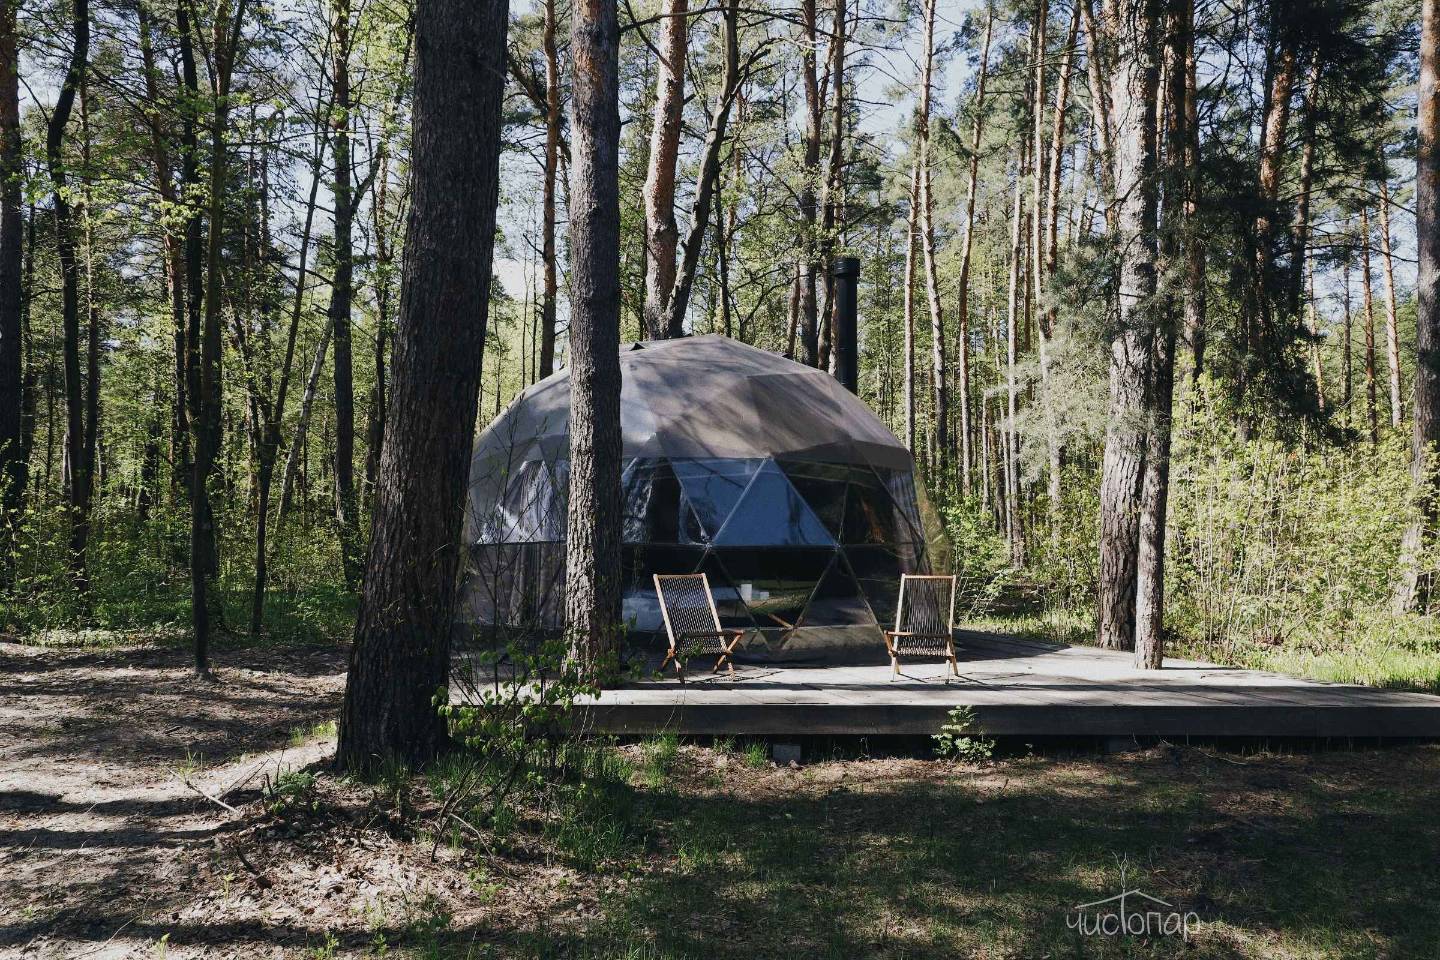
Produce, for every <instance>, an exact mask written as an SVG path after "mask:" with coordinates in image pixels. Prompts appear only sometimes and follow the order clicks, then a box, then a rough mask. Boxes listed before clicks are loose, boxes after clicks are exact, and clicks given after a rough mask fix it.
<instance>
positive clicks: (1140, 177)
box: [1097, 0, 1158, 650]
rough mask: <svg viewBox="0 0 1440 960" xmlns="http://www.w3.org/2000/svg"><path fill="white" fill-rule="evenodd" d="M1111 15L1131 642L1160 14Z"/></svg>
mask: <svg viewBox="0 0 1440 960" xmlns="http://www.w3.org/2000/svg"><path fill="white" fill-rule="evenodd" d="M1119 7H1120V8H1121V9H1120V10H1119V11H1117V13H1118V15H1117V16H1116V17H1113V18H1107V22H1106V27H1107V28H1108V31H1109V34H1110V37H1111V40H1112V42H1113V44H1114V48H1115V54H1116V68H1115V75H1114V78H1113V82H1112V87H1111V101H1112V102H1113V104H1114V110H1115V129H1116V138H1115V169H1114V182H1115V202H1114V206H1115V232H1116V236H1115V241H1116V244H1117V249H1118V250H1119V252H1120V253H1119V261H1120V262H1119V283H1118V290H1119V302H1118V305H1117V308H1116V309H1117V313H1118V332H1117V334H1116V335H1115V337H1114V339H1113V340H1112V341H1111V344H1110V407H1109V418H1108V420H1107V422H1106V427H1105V456H1104V461H1103V463H1102V466H1101V480H1100V584H1099V587H1100V597H1099V602H1100V608H1099V616H1098V617H1097V623H1098V632H1099V642H1100V645H1101V646H1102V647H1105V648H1107V649H1111V650H1132V649H1134V646H1135V596H1136V586H1137V583H1136V577H1137V573H1138V563H1139V548H1140V511H1141V495H1142V490H1143V486H1144V475H1145V455H1146V447H1147V441H1148V433H1149V426H1150V425H1149V423H1148V418H1149V415H1150V412H1151V410H1150V408H1151V390H1150V386H1149V385H1150V377H1151V354H1152V352H1153V349H1154V332H1155V318H1154V306H1153V303H1152V300H1153V297H1154V294H1155V259H1156V253H1157V251H1156V236H1155V233H1156V230H1155V225H1156V220H1155V217H1156V184H1155V165H1156V163H1155V161H1156V157H1155V154H1156V147H1155V88H1156V84H1157V79H1158V76H1157V74H1158V64H1157V62H1156V60H1157V53H1156V33H1157V30H1156V24H1155V18H1154V15H1153V13H1151V11H1150V7H1149V4H1148V3H1146V2H1145V0H1122V2H1121V3H1120V4H1119Z"/></svg>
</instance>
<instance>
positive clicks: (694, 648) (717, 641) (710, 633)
mask: <svg viewBox="0 0 1440 960" xmlns="http://www.w3.org/2000/svg"><path fill="white" fill-rule="evenodd" d="M727 636H729V634H726V633H724V632H723V631H720V630H691V631H687V632H685V633H682V634H680V635H679V636H678V637H676V640H677V641H678V646H679V647H680V648H681V649H682V650H683V651H684V652H685V653H687V654H705V653H724V652H725V638H726V637H727Z"/></svg>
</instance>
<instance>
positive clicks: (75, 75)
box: [45, 0, 93, 593]
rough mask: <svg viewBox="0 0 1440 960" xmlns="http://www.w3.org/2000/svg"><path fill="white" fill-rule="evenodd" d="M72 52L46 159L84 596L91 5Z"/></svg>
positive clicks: (76, 571) (73, 538)
mask: <svg viewBox="0 0 1440 960" xmlns="http://www.w3.org/2000/svg"><path fill="white" fill-rule="evenodd" d="M71 17H72V25H73V31H74V32H73V37H72V42H73V47H72V49H71V54H70V63H69V66H68V68H67V69H66V72H65V78H64V80H63V82H62V83H61V85H60V94H59V96H58V97H57V98H56V101H55V107H54V109H52V110H51V111H50V122H49V125H48V128H47V130H46V138H45V156H46V161H47V163H48V165H49V173H50V182H51V184H52V186H53V207H54V213H55V252H56V255H57V256H58V258H59V260H60V325H61V335H62V338H63V342H62V352H63V357H64V361H63V362H64V371H65V478H66V482H65V489H66V505H67V507H68V511H69V521H70V543H69V546H70V556H69V564H70V572H71V575H72V576H73V577H74V579H75V583H76V586H77V587H78V588H79V589H80V591H81V592H82V593H84V592H88V590H89V586H90V581H89V573H88V571H87V569H86V550H87V546H88V544H89V539H90V493H91V490H92V489H93V482H92V479H91V477H90V472H89V470H88V469H87V468H86V465H85V393H84V383H83V381H82V379H81V373H80V270H79V262H78V259H77V244H76V238H75V216H74V210H73V209H72V208H71V206H70V200H69V191H68V188H67V182H66V172H65V157H64V146H65V127H66V125H67V124H68V123H69V122H70V113H71V110H72V109H73V108H74V104H75V95H76V93H77V91H78V90H79V89H80V85H81V82H82V81H83V79H84V74H85V71H86V69H87V68H88V59H89V54H90V6H89V3H88V0H73V2H72V4H71Z"/></svg>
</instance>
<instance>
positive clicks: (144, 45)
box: [135, 3, 190, 490]
mask: <svg viewBox="0 0 1440 960" xmlns="http://www.w3.org/2000/svg"><path fill="white" fill-rule="evenodd" d="M135 9H136V14H137V17H138V28H139V29H138V32H139V37H140V57H141V64H142V67H143V70H144V73H145V97H146V99H147V100H148V101H149V104H150V107H151V109H152V110H155V111H157V112H158V110H159V105H160V88H159V72H158V70H157V68H156V64H155V50H154V37H153V33H154V27H153V24H152V23H151V20H150V13H149V6H148V5H147V4H145V3H137V4H136V5H135ZM163 131H164V128H163V127H162V126H161V125H160V122H159V119H158V117H156V118H152V119H151V134H150V155H151V160H152V161H153V163H154V164H155V183H156V187H157V189H158V190H159V192H160V199H161V200H162V201H163V202H164V203H165V205H166V207H168V208H172V209H173V208H174V206H175V204H176V203H177V201H178V199H179V197H178V194H177V191H176V189H175V181H174V171H173V170H172V168H171V163H170V152H169V150H168V148H167V146H166V143H165V136H164V132H163ZM163 242H164V248H165V285H166V288H167V289H166V292H167V293H168V294H169V296H170V314H171V320H172V324H173V328H174V329H173V335H172V343H173V345H174V347H173V349H174V358H175V365H174V390H175V399H174V406H173V408H172V410H171V414H170V462H171V465H172V469H171V472H170V482H171V485H172V486H173V487H174V488H176V489H177V490H180V489H183V486H184V484H185V483H186V479H185V470H186V465H187V464H188V463H189V461H190V418H189V413H188V410H187V408H186V404H187V400H186V395H185V392H186V373H185V370H186V359H185V318H186V312H185V247H184V238H183V236H181V235H179V234H177V233H176V232H175V231H174V229H172V228H171V226H170V225H169V224H168V223H167V224H166V225H165V234H164V238H163Z"/></svg>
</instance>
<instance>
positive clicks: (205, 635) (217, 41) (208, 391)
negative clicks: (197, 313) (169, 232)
mask: <svg viewBox="0 0 1440 960" xmlns="http://www.w3.org/2000/svg"><path fill="white" fill-rule="evenodd" d="M244 15H245V0H240V2H239V4H238V5H237V7H236V9H235V12H234V14H233V20H232V14H231V10H230V4H229V0H220V2H219V3H218V4H217V5H216V8H215V17H214V21H213V23H212V25H211V28H212V31H213V36H212V40H211V49H212V50H213V51H214V59H215V72H214V75H213V77H212V84H213V85H212V89H211V91H210V93H211V100H212V104H213V109H212V113H211V117H210V183H209V193H208V200H209V210H208V212H207V216H206V220H207V221H208V227H209V237H208V240H207V244H206V258H205V312H204V321H203V324H202V327H201V330H200V344H199V353H198V363H197V370H196V386H197V388H198V389H197V391H196V394H195V409H196V410H197V411H198V414H199V415H198V416H196V417H192V419H191V428H192V436H191V440H190V444H191V448H192V449H193V451H194V462H193V463H192V465H191V479H190V590H191V594H190V623H191V628H192V630H193V631H194V639H195V672H196V673H197V674H198V675H200V676H202V677H208V676H209V675H210V653H209V644H210V628H211V621H212V618H213V611H212V609H211V608H212V605H214V601H213V600H212V599H211V596H210V581H211V580H212V579H214V577H215V575H216V574H217V572H218V571H217V570H216V568H215V560H216V556H217V550H216V531H215V511H214V508H213V506H212V504H211V499H210V494H211V490H210V484H211V479H212V476H213V475H214V474H215V473H216V461H217V459H218V458H219V455H220V438H221V430H222V416H223V406H222V397H221V389H222V386H223V381H222V380H221V376H220V374H221V370H220V363H221V341H220V325H221V308H222V306H223V304H224V290H223V286H222V281H223V276H222V272H221V262H222V259H223V257H222V248H223V244H224V241H225V199H226V176H227V170H226V167H227V158H226V151H227V150H228V149H229V147H228V145H227V144H226V142H225V134H226V130H227V127H228V125H229V118H230V79H231V75H232V73H233V70H234V67H235V52H236V51H235V43H234V40H236V39H238V37H239V30H238V29H237V26H238V23H239V22H240V21H241V20H242V19H243V18H244ZM232 31H233V33H232Z"/></svg>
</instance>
